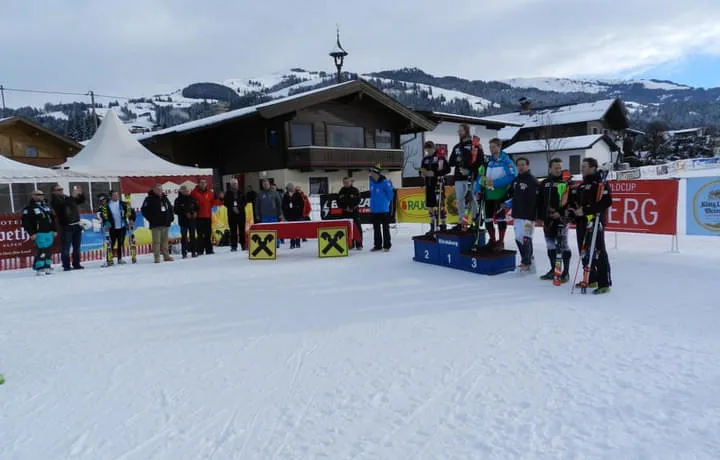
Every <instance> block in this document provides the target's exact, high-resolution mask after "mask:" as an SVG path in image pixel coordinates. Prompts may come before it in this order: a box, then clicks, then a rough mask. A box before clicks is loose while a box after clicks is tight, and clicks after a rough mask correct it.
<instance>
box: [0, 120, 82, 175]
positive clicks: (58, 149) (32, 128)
mask: <svg viewBox="0 0 720 460" xmlns="http://www.w3.org/2000/svg"><path fill="white" fill-rule="evenodd" d="M82 147H83V146H82V145H80V144H79V143H77V142H75V141H74V140H72V139H68V138H67V137H64V136H61V135H59V134H56V133H54V132H52V131H50V130H49V129H47V128H44V127H42V126H40V125H39V124H37V123H35V122H33V121H30V120H28V119H26V118H23V117H9V118H0V155H3V156H6V157H8V158H11V159H13V160H15V161H19V162H21V163H26V164H29V165H34V166H44V167H50V166H57V165H59V164H62V163H65V160H67V158H68V157H71V156H73V155H75V154H76V153H78V152H79V151H80V150H82Z"/></svg>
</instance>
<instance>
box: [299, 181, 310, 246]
mask: <svg viewBox="0 0 720 460" xmlns="http://www.w3.org/2000/svg"><path fill="white" fill-rule="evenodd" d="M295 191H296V192H297V193H299V194H300V196H301V197H302V199H303V203H304V205H303V218H302V220H312V217H310V214H311V213H312V205H311V204H310V198H308V196H307V195H305V192H303V190H302V187H300V186H299V185H296V186H295ZM302 241H303V243H305V242H306V241H307V239H305V238H303V239H302Z"/></svg>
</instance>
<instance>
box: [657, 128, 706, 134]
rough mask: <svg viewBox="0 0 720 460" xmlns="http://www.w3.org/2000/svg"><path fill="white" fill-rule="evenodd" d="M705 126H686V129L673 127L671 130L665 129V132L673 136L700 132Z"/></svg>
mask: <svg viewBox="0 0 720 460" xmlns="http://www.w3.org/2000/svg"><path fill="white" fill-rule="evenodd" d="M702 130H703V128H686V129H673V130H670V131H665V134H668V135H670V136H673V135H675V134H690V133H698V132H700V131H702Z"/></svg>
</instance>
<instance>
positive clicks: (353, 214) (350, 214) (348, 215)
mask: <svg viewBox="0 0 720 460" xmlns="http://www.w3.org/2000/svg"><path fill="white" fill-rule="evenodd" d="M342 216H343V219H352V221H353V222H354V223H355V231H356V232H358V234H357V235H355V239H354V240H353V241H352V243H351V245H350V248H361V247H362V240H363V234H362V225H360V213H358V212H357V211H343V213H342ZM358 241H359V243H358Z"/></svg>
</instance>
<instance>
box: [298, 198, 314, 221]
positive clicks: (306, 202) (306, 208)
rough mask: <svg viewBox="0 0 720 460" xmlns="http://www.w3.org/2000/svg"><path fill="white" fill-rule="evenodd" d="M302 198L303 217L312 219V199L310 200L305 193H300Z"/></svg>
mask: <svg viewBox="0 0 720 460" xmlns="http://www.w3.org/2000/svg"><path fill="white" fill-rule="evenodd" d="M300 196H301V197H302V200H303V211H302V215H303V217H305V218H307V217H310V213H311V212H312V205H311V204H310V198H308V196H307V195H305V194H304V193H303V192H300Z"/></svg>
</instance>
